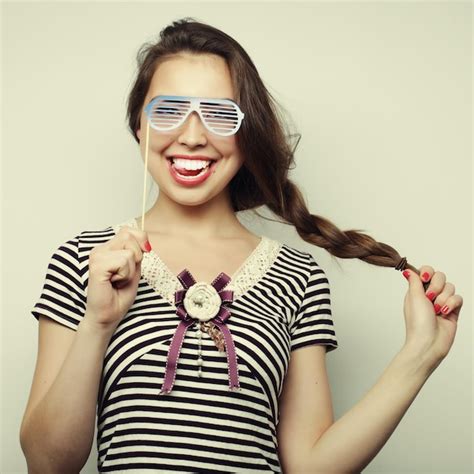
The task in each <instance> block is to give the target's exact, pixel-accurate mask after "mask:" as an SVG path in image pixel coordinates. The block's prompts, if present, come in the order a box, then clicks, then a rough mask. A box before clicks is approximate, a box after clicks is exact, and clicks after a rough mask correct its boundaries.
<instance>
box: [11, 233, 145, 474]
mask: <svg viewBox="0 0 474 474" xmlns="http://www.w3.org/2000/svg"><path fill="white" fill-rule="evenodd" d="M147 242H148V236H147V233H146V232H144V231H141V230H138V229H132V228H130V227H122V228H121V229H120V231H119V233H118V234H117V235H116V236H115V237H113V238H112V239H110V240H109V241H107V242H105V243H103V244H101V245H98V246H96V247H94V248H93V249H92V250H91V251H90V254H89V281H88V286H87V306H86V310H85V314H84V316H83V318H82V319H81V321H80V323H79V324H78V326H77V330H76V331H71V329H69V328H65V327H64V326H63V325H61V324H58V323H56V322H53V321H51V320H49V319H48V318H46V317H42V316H40V317H39V320H40V322H39V342H38V357H37V363H36V369H35V374H34V376H33V383H32V387H31V393H30V398H29V400H28V404H27V408H26V410H25V415H24V417H23V421H22V425H21V428H20V444H21V448H22V450H23V452H24V454H25V457H26V461H27V464H28V472H29V474H36V473H39V474H55V473H58V474H63V473H65V472H67V473H68V474H69V473H71V474H72V473H79V471H80V469H81V468H82V467H83V466H84V464H85V463H86V462H87V459H88V457H89V454H90V450H91V447H92V442H93V438H94V432H95V418H96V406H97V397H98V392H99V385H100V380H101V375H102V368H103V362H104V357H105V353H106V351H107V347H108V344H109V342H110V339H111V337H112V335H113V333H114V332H115V329H116V328H117V326H118V324H119V323H120V321H121V319H122V318H123V316H124V315H125V314H126V313H127V311H128V309H129V308H130V306H131V305H132V304H133V301H134V300H135V297H136V295H137V288H138V283H139V280H140V275H141V261H142V258H143V252H144V251H147V252H148V251H150V250H151V247H150V246H149V244H148V245H147Z"/></svg>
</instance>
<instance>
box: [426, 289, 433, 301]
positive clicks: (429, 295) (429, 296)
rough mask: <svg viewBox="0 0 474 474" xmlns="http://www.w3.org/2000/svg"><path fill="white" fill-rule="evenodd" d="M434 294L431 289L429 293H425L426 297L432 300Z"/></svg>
mask: <svg viewBox="0 0 474 474" xmlns="http://www.w3.org/2000/svg"><path fill="white" fill-rule="evenodd" d="M434 296H435V293H434V292H433V291H430V292H429V293H427V294H426V297H427V298H428V299H429V300H430V301H433V299H434Z"/></svg>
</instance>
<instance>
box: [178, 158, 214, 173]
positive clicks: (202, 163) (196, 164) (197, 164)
mask: <svg viewBox="0 0 474 474" xmlns="http://www.w3.org/2000/svg"><path fill="white" fill-rule="evenodd" d="M171 159H172V160H173V163H174V165H175V167H177V168H184V169H187V170H198V169H201V168H205V167H206V166H207V165H208V164H209V163H210V162H211V160H186V159H185V158H173V157H172V158H171Z"/></svg>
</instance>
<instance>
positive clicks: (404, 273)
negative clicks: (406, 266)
mask: <svg viewBox="0 0 474 474" xmlns="http://www.w3.org/2000/svg"><path fill="white" fill-rule="evenodd" d="M402 275H403V276H404V277H405V278H406V279H407V280H408V278H410V272H409V271H408V270H405V271H403V272H402Z"/></svg>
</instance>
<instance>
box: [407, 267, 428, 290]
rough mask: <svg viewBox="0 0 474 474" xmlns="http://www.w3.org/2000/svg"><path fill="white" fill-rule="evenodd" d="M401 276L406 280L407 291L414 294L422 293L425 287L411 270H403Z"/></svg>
mask: <svg viewBox="0 0 474 474" xmlns="http://www.w3.org/2000/svg"><path fill="white" fill-rule="evenodd" d="M403 276H404V277H405V278H406V279H407V280H408V285H409V291H410V292H412V293H414V294H418V293H421V294H424V293H425V288H424V286H423V282H422V281H421V278H420V276H419V275H417V274H416V273H415V272H413V271H411V270H405V271H403Z"/></svg>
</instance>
